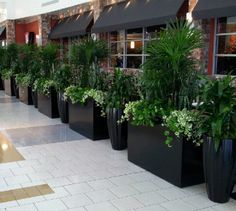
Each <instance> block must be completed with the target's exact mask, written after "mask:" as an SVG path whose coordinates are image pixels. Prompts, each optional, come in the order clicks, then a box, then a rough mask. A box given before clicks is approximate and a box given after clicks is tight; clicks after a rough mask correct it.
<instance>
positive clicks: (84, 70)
mask: <svg viewBox="0 0 236 211" xmlns="http://www.w3.org/2000/svg"><path fill="white" fill-rule="evenodd" d="M107 55H108V49H107V44H106V43H105V42H104V41H100V40H93V39H91V38H86V39H83V40H82V41H79V42H77V43H74V44H73V45H72V47H71V51H70V61H71V64H72V65H73V68H75V69H76V70H77V73H78V76H77V83H76V84H77V85H78V86H80V87H90V88H94V85H95V83H96V72H97V71H99V61H100V60H101V59H104V58H105V57H107Z"/></svg>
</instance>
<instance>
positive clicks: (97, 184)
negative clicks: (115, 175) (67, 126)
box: [88, 179, 116, 190]
mask: <svg viewBox="0 0 236 211" xmlns="http://www.w3.org/2000/svg"><path fill="white" fill-rule="evenodd" d="M88 184H89V185H90V186H91V187H92V188H93V189H94V190H102V189H108V188H114V187H116V185H114V184H113V183H112V182H111V181H109V180H108V179H103V180H95V181H90V182H88Z"/></svg>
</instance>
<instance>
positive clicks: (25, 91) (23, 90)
mask: <svg viewBox="0 0 236 211" xmlns="http://www.w3.org/2000/svg"><path fill="white" fill-rule="evenodd" d="M19 99H20V101H21V102H23V103H25V104H26V105H33V99H32V89H31V87H23V86H19Z"/></svg>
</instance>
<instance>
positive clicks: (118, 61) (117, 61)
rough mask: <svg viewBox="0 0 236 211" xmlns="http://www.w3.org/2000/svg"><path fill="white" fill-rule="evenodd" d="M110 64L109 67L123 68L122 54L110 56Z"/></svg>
mask: <svg viewBox="0 0 236 211" xmlns="http://www.w3.org/2000/svg"><path fill="white" fill-rule="evenodd" d="M110 64H111V67H120V68H123V56H112V57H111V61H110Z"/></svg>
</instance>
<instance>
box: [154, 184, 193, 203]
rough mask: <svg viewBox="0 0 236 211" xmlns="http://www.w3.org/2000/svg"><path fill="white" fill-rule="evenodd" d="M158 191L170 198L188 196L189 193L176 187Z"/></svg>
mask: <svg viewBox="0 0 236 211" xmlns="http://www.w3.org/2000/svg"><path fill="white" fill-rule="evenodd" d="M158 193H159V194H160V195H162V196H163V197H165V198H167V199H168V200H175V199H180V198H184V197H187V196H188V195H187V194H186V193H184V192H183V191H181V189H180V188H177V187H174V188H169V189H164V190H159V191H158Z"/></svg>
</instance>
